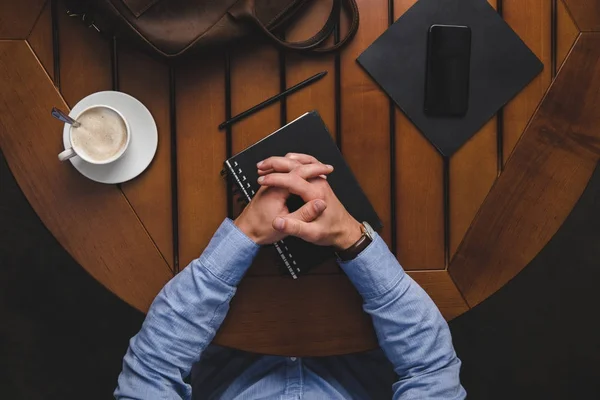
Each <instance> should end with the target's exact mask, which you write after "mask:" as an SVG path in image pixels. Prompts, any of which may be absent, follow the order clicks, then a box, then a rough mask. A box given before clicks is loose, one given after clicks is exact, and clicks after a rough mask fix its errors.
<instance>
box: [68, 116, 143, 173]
mask: <svg viewBox="0 0 600 400" xmlns="http://www.w3.org/2000/svg"><path fill="white" fill-rule="evenodd" d="M86 117H90V123H89V125H93V127H92V128H93V129H91V130H90V132H86V134H88V136H89V135H92V134H94V135H100V136H98V137H102V138H104V139H105V141H106V140H111V139H114V138H115V137H117V138H118V136H119V134H120V133H124V135H125V139H124V142H123V143H121V144H119V145H118V146H116V147H118V149H116V150H115V151H111V152H110V154H108V155H107V156H106V157H101V156H98V157H93V156H92V155H91V153H93V151H92V150H94V149H95V148H93V146H94V143H91V144H90V143H86V144H87V145H90V148H89V149H87V151H86V148H85V145H86V144H83V143H78V141H77V140H74V139H73V137H74V131H75V130H76V129H82V128H83V129H87V128H88V124H86V120H88V118H86ZM91 117H95V118H93V119H91ZM105 117H109V118H107V119H112V120H111V121H107V122H106V125H104V126H103V125H102V118H105ZM114 117H117V118H114ZM74 119H75V120H76V121H77V122H80V123H81V122H83V123H82V124H81V127H78V128H74V127H73V126H72V125H71V126H70V127H69V144H70V145H71V147H68V148H66V149H65V150H64V151H62V152H61V153H59V154H58V159H59V160H60V161H66V160H68V159H70V158H73V157H75V156H78V157H80V158H81V159H82V160H84V161H86V162H88V163H90V164H98V165H100V164H109V163H112V162H114V161H116V160H118V159H119V158H120V157H121V156H122V155H123V154H124V153H125V151H126V150H127V147H128V146H129V142H130V141H131V129H130V128H129V123H127V120H126V119H125V117H123V114H121V113H120V112H119V111H118V110H116V109H114V108H113V107H110V106H107V105H94V106H90V107H87V108H86V109H84V110H83V111H81V112H80V113H79V115H77V117H75V118H74ZM121 125H122V126H124V128H125V129H124V131H125V132H119V131H120V130H121ZM77 134H78V132H76V135H77ZM82 135H83V134H82ZM119 140H122V139H119ZM96 142H97V141H96ZM96 142H95V143H96ZM110 143H111V144H112V142H110ZM96 144H98V143H96ZM111 150H112V149H111Z"/></svg>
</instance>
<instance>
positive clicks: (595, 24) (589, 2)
mask: <svg viewBox="0 0 600 400" xmlns="http://www.w3.org/2000/svg"><path fill="white" fill-rule="evenodd" d="M564 1H565V4H566V5H567V8H568V9H569V11H570V12H571V15H572V16H573V19H574V20H575V22H576V23H577V26H578V27H579V30H581V31H595V32H598V31H600V0H564Z"/></svg>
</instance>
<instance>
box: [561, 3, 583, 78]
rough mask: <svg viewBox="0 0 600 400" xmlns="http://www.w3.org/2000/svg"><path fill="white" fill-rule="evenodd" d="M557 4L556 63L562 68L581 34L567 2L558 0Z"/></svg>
mask: <svg viewBox="0 0 600 400" xmlns="http://www.w3.org/2000/svg"><path fill="white" fill-rule="evenodd" d="M556 4H557V9H556V12H557V14H556V23H557V27H556V29H557V35H556V41H557V43H556V64H557V66H558V68H560V66H561V65H562V64H563V62H564V61H565V59H566V58H567V54H569V51H570V50H571V48H572V47H573V44H574V43H575V40H576V39H577V36H579V29H577V25H575V22H574V21H573V18H571V15H570V14H569V10H567V7H566V6H565V3H563V2H562V1H561V0H558V1H557V3H556Z"/></svg>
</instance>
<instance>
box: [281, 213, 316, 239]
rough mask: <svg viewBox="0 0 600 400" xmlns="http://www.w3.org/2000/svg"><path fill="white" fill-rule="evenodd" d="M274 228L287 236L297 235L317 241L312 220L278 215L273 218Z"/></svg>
mask: <svg viewBox="0 0 600 400" xmlns="http://www.w3.org/2000/svg"><path fill="white" fill-rule="evenodd" d="M273 229H275V230H276V231H279V232H281V233H283V234H285V235H286V236H296V237H298V238H300V239H302V240H306V241H307V242H315V241H316V231H315V226H314V225H313V224H311V223H310V222H304V221H301V220H298V219H295V218H290V217H289V216H288V217H286V218H282V217H277V218H275V219H274V220H273Z"/></svg>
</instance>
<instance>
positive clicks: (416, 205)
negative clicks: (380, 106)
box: [394, 0, 445, 270]
mask: <svg viewBox="0 0 600 400" xmlns="http://www.w3.org/2000/svg"><path fill="white" fill-rule="evenodd" d="M415 2H416V1H415V0H396V1H394V14H395V16H394V17H395V19H397V18H399V17H400V16H401V15H402V14H404V13H405V12H406V10H408V9H409V8H410V7H411V6H412V5H413V4H414V3H415ZM395 113H396V114H395V118H396V131H395V135H396V163H395V164H396V165H395V168H396V234H397V238H396V253H397V256H398V260H399V261H400V263H401V264H402V266H403V267H404V268H405V269H407V270H420V269H444V268H445V260H444V192H443V189H444V187H443V179H444V178H443V160H442V157H441V155H440V154H439V153H438V152H437V150H436V149H435V148H434V147H433V146H432V145H431V143H429V142H428V141H427V139H425V137H424V136H423V134H422V133H421V132H420V131H419V130H418V129H417V128H416V127H415V126H414V125H413V124H412V122H410V121H409V119H408V118H407V117H406V116H405V115H404V113H403V112H402V111H401V110H399V109H398V108H395Z"/></svg>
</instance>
